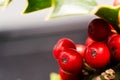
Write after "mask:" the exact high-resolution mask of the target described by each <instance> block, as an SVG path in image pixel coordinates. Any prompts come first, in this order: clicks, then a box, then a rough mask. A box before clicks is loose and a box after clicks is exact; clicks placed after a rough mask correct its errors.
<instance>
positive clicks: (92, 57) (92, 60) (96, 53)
mask: <svg viewBox="0 0 120 80" xmlns="http://www.w3.org/2000/svg"><path fill="white" fill-rule="evenodd" d="M84 55H85V56H84V57H85V61H86V63H87V64H88V65H89V66H91V67H92V68H95V69H99V68H103V67H105V66H106V65H107V64H108V63H109V61H110V52H109V49H108V47H107V46H106V45H105V44H104V43H103V42H93V43H92V44H90V45H88V46H87V48H86V50H85V54H84Z"/></svg>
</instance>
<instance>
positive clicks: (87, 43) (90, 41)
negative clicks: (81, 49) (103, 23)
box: [85, 37, 95, 46]
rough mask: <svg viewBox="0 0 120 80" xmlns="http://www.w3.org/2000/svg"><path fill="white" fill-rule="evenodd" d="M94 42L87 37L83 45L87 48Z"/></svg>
mask: <svg viewBox="0 0 120 80" xmlns="http://www.w3.org/2000/svg"><path fill="white" fill-rule="evenodd" d="M93 42H95V41H94V40H92V39H91V38H90V37H87V39H86V41H85V45H86V46H88V45H89V44H91V43H93Z"/></svg>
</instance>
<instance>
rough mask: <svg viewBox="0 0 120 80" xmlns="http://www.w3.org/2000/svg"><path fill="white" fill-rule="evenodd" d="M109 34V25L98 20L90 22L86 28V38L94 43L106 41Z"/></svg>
mask: <svg viewBox="0 0 120 80" xmlns="http://www.w3.org/2000/svg"><path fill="white" fill-rule="evenodd" d="M110 33H111V29H110V25H109V24H108V23H107V22H106V21H104V20H103V19H100V18H96V19H94V20H92V21H91V22H90V24H89V26H88V36H89V37H91V38H92V39H93V40H95V41H104V40H106V39H107V38H108V36H109V35H110Z"/></svg>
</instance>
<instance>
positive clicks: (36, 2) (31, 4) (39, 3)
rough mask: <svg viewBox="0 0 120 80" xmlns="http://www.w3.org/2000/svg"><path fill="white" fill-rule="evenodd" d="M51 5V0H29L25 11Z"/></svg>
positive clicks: (28, 11)
mask: <svg viewBox="0 0 120 80" xmlns="http://www.w3.org/2000/svg"><path fill="white" fill-rule="evenodd" d="M48 7H51V0H27V6H26V8H25V10H24V11H23V13H30V12H34V11H38V10H42V9H45V8H48Z"/></svg>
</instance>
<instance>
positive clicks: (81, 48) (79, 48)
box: [76, 44, 86, 58]
mask: <svg viewBox="0 0 120 80" xmlns="http://www.w3.org/2000/svg"><path fill="white" fill-rule="evenodd" d="M85 49H86V46H85V45H83V44H76V50H77V52H78V53H79V54H80V55H81V56H82V58H84V52H85Z"/></svg>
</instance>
